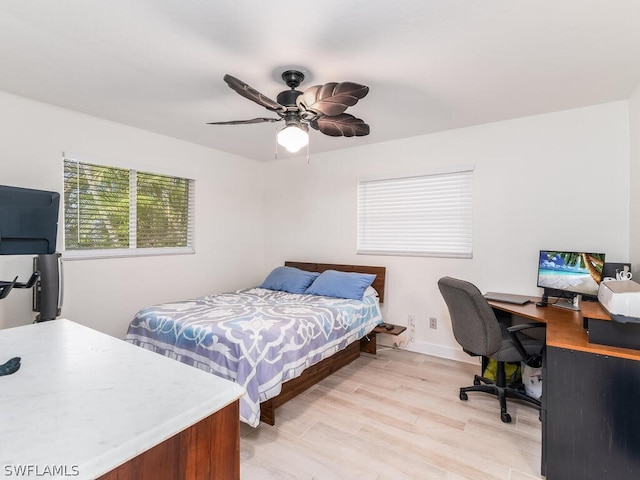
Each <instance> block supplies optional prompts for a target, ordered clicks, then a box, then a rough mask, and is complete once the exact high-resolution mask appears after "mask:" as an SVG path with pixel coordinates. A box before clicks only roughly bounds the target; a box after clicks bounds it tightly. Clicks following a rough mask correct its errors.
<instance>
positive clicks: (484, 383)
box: [438, 277, 545, 423]
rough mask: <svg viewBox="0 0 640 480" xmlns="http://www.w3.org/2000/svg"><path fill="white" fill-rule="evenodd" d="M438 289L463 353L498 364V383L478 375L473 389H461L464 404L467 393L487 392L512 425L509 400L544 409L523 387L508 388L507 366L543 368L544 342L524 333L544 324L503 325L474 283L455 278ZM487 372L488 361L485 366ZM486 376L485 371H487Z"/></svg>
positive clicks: (445, 279) (501, 416)
mask: <svg viewBox="0 0 640 480" xmlns="http://www.w3.org/2000/svg"><path fill="white" fill-rule="evenodd" d="M438 288H439V289H440V293H442V297H443V298H444V301H445V303H446V304H447V308H448V309H449V314H450V316H451V325H452V327H453V335H454V337H455V338H456V341H457V342H458V343H459V344H460V346H461V347H462V349H463V350H464V351H465V352H466V353H468V354H469V355H473V356H482V357H483V359H487V358H493V359H495V360H496V361H497V364H498V366H497V371H496V380H495V382H494V381H492V380H489V379H487V378H484V377H483V376H480V375H475V377H474V379H473V386H471V387H462V388H460V400H467V399H468V396H467V392H486V393H491V394H493V395H495V396H497V397H498V400H499V401H500V419H501V420H502V421H503V422H505V423H509V422H511V415H509V414H508V413H507V397H509V398H515V399H518V400H522V401H523V402H526V403H527V404H529V405H531V406H534V407H536V408H537V409H538V410H539V409H540V401H539V400H538V399H536V398H533V397H530V396H529V395H527V394H526V393H525V391H524V387H523V386H522V385H521V384H520V385H517V386H516V385H507V382H506V375H505V368H504V364H505V362H509V363H511V362H522V361H524V362H525V363H527V364H528V365H530V366H536V365H537V366H538V367H539V366H540V362H541V358H542V350H543V348H544V342H542V341H540V340H536V339H534V338H531V337H528V336H526V335H524V334H522V333H520V332H521V331H522V330H525V329H529V328H540V327H542V328H544V327H545V324H543V323H523V324H520V325H516V326H508V325H506V324H504V323H502V322H499V321H498V319H497V317H496V315H495V313H494V312H493V309H492V308H491V306H490V305H489V303H488V302H487V300H486V299H485V298H484V297H483V296H482V293H480V290H478V288H477V287H476V286H475V285H473V284H472V283H469V282H465V281H464V280H458V279H455V278H451V277H443V278H441V279H440V280H438ZM482 365H483V369H484V367H485V366H486V361H483V362H482ZM483 373H484V370H483Z"/></svg>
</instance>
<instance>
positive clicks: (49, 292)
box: [33, 253, 63, 322]
mask: <svg viewBox="0 0 640 480" xmlns="http://www.w3.org/2000/svg"><path fill="white" fill-rule="evenodd" d="M33 269H34V270H37V271H39V272H40V279H39V280H38V282H37V283H36V285H35V287H34V289H33V311H34V312H40V313H39V315H37V316H36V322H46V321H47V320H55V318H56V317H57V316H58V315H60V314H61V313H62V293H63V289H62V286H63V278H62V257H61V255H60V254H59V253H52V254H47V255H45V254H42V255H38V256H37V257H35V258H34V259H33Z"/></svg>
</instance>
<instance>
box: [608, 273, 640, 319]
mask: <svg viewBox="0 0 640 480" xmlns="http://www.w3.org/2000/svg"><path fill="white" fill-rule="evenodd" d="M598 301H599V302H600V303H601V304H602V306H603V308H604V309H605V310H606V311H607V313H608V314H609V315H610V316H611V318H612V319H614V320H616V321H618V322H622V323H627V322H637V323H640V284H638V283H636V282H634V281H633V280H619V281H618V280H616V281H609V282H600V288H599V289H598Z"/></svg>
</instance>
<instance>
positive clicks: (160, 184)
mask: <svg viewBox="0 0 640 480" xmlns="http://www.w3.org/2000/svg"><path fill="white" fill-rule="evenodd" d="M194 197H195V195H194V181H193V180H190V179H186V178H180V177H172V176H166V175H159V174H154V173H147V172H139V171H136V170H128V169H123V168H117V167H110V166H104V165H96V164H92V163H86V162H81V161H78V160H75V159H72V158H65V159H64V223H65V225H64V232H65V241H64V244H65V256H66V257H72V258H73V257H94V256H126V255H149V254H171V253H193V251H194V235H195V229H194V210H195V203H194Z"/></svg>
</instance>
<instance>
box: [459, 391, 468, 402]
mask: <svg viewBox="0 0 640 480" xmlns="http://www.w3.org/2000/svg"><path fill="white" fill-rule="evenodd" d="M460 400H469V395H467V392H460Z"/></svg>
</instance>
